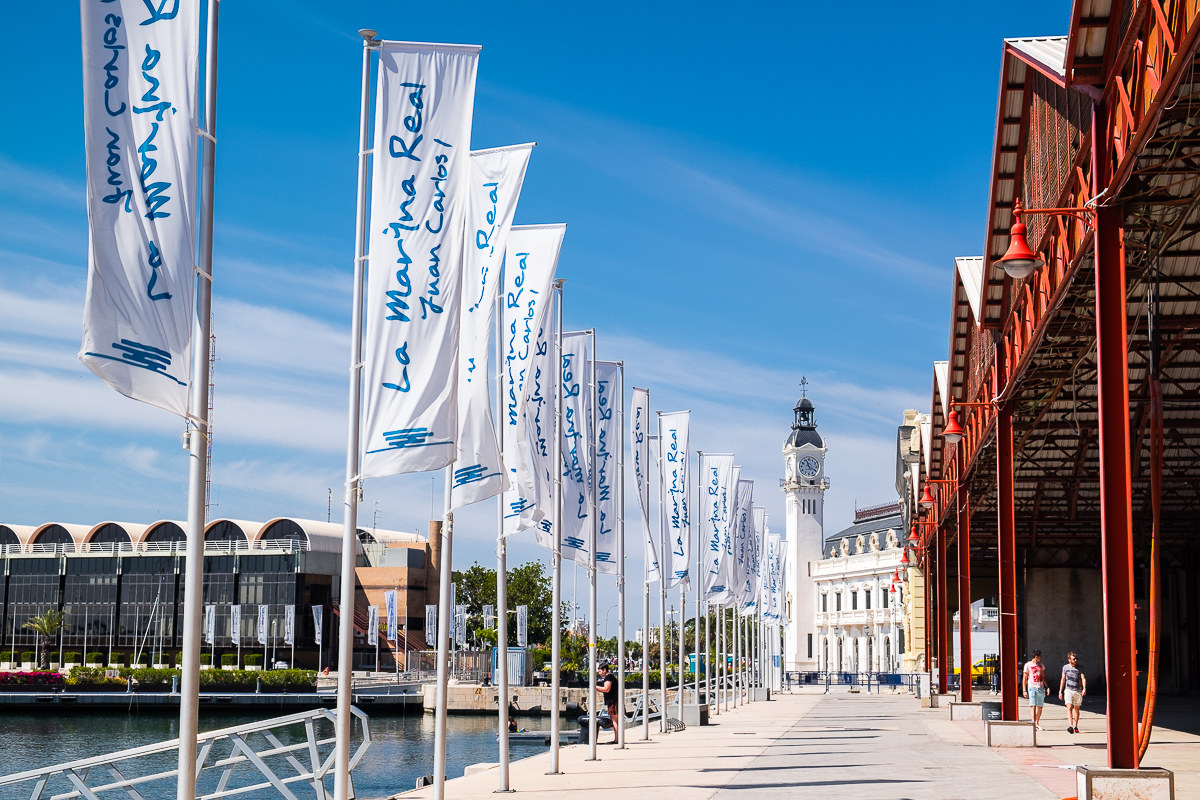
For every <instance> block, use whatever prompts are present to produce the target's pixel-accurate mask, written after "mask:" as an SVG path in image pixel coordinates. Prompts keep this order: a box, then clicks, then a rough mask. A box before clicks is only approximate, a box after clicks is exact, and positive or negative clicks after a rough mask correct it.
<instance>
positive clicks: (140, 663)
mask: <svg viewBox="0 0 1200 800" xmlns="http://www.w3.org/2000/svg"><path fill="white" fill-rule="evenodd" d="M147 658H149V654H148V653H133V654H131V655H130V656H129V666H131V667H133V668H134V669H140V668H143V667H146V666H148V665H147V663H146V659H147Z"/></svg>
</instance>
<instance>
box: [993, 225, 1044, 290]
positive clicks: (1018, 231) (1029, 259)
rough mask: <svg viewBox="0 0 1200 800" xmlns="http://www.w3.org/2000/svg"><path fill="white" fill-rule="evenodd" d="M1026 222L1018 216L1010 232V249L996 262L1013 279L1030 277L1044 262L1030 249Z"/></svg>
mask: <svg viewBox="0 0 1200 800" xmlns="http://www.w3.org/2000/svg"><path fill="white" fill-rule="evenodd" d="M1025 231H1026V228H1025V223H1024V222H1022V221H1021V217H1020V216H1019V210H1018V216H1017V219H1016V222H1014V223H1013V226H1012V229H1011V230H1010V231H1009V234H1008V250H1006V251H1005V252H1004V255H1003V256H1001V257H1000V259H999V260H998V261H996V262H995V266H997V267H1000V268H1001V269H1003V270H1004V271H1005V272H1006V273H1007V274H1008V277H1010V278H1012V279H1013V280H1020V279H1021V278H1028V277H1029V275H1030V274H1031V273H1032V272H1033V271H1034V270H1035V269H1037V268H1038V267H1040V266H1041V265H1042V264H1043V263H1045V262H1043V261H1042V259H1041V257H1040V256H1039V255H1038V254H1037V253H1035V252H1033V251H1032V250H1030V249H1029V240H1028V239H1026V238H1025V236H1026V234H1025Z"/></svg>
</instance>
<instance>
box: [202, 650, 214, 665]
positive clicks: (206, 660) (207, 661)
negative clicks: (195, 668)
mask: <svg viewBox="0 0 1200 800" xmlns="http://www.w3.org/2000/svg"><path fill="white" fill-rule="evenodd" d="M200 663H201V664H202V665H204V666H210V665H211V664H212V653H201V654H200Z"/></svg>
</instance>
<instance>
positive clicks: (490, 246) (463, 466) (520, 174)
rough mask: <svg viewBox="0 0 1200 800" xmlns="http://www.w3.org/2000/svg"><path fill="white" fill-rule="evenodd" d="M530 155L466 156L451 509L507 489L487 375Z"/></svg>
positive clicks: (516, 151)
mask: <svg viewBox="0 0 1200 800" xmlns="http://www.w3.org/2000/svg"><path fill="white" fill-rule="evenodd" d="M532 149H533V145H532V144H521V145H514V146H513V147H498V148H495V149H492V150H479V151H477V152H474V153H471V180H470V186H469V188H468V193H467V206H468V209H469V210H468V217H467V227H466V233H467V242H466V246H465V249H466V259H465V263H464V268H463V290H462V298H463V301H462V304H461V306H460V308H461V311H460V313H459V320H458V331H459V341H458V346H459V351H458V436H457V438H456V446H457V449H458V456H457V458H456V459H455V463H454V480H453V482H452V484H451V487H450V507H451V508H461V507H463V506H465V505H469V504H471V503H477V502H479V501H480V500H485V499H487V498H489V497H495V496H496V495H498V494H500V493H501V492H502V491H504V490H505V489H506V488H508V478H507V476H506V475H505V474H504V463H503V461H502V456H501V455H500V443H499V442H498V441H497V439H496V426H495V424H494V423H493V421H492V400H491V391H490V389H491V387H490V385H489V381H488V376H489V375H491V369H490V366H491V363H492V360H491V352H492V348H491V341H492V322H493V319H494V318H495V310H496V297H497V296H498V295H499V291H500V282H501V278H502V275H501V267H502V266H503V264H504V250H505V246H506V244H507V242H508V231H509V228H511V227H512V220H513V214H514V213H515V212H516V210H517V198H519V197H520V195H521V184H522V183H523V182H524V180H525V168H526V167H527V166H528V165H529V153H530V151H531V150H532Z"/></svg>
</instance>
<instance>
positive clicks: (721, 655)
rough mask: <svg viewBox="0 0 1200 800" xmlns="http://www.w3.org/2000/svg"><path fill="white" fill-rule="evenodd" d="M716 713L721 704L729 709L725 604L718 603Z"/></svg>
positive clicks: (719, 709)
mask: <svg viewBox="0 0 1200 800" xmlns="http://www.w3.org/2000/svg"><path fill="white" fill-rule="evenodd" d="M716 624H717V662H718V664H717V713H718V714H720V713H721V706H722V705H724V706H725V710H726V711H728V710H729V702H728V697H729V695H728V694H727V693H726V692H725V680H726V675H727V674H728V672H729V670H728V669H727V666H726V663H727V659H726V658H725V649H726V647H727V644H726V637H725V606H724V604H719V605H718V606H717V617H716Z"/></svg>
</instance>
